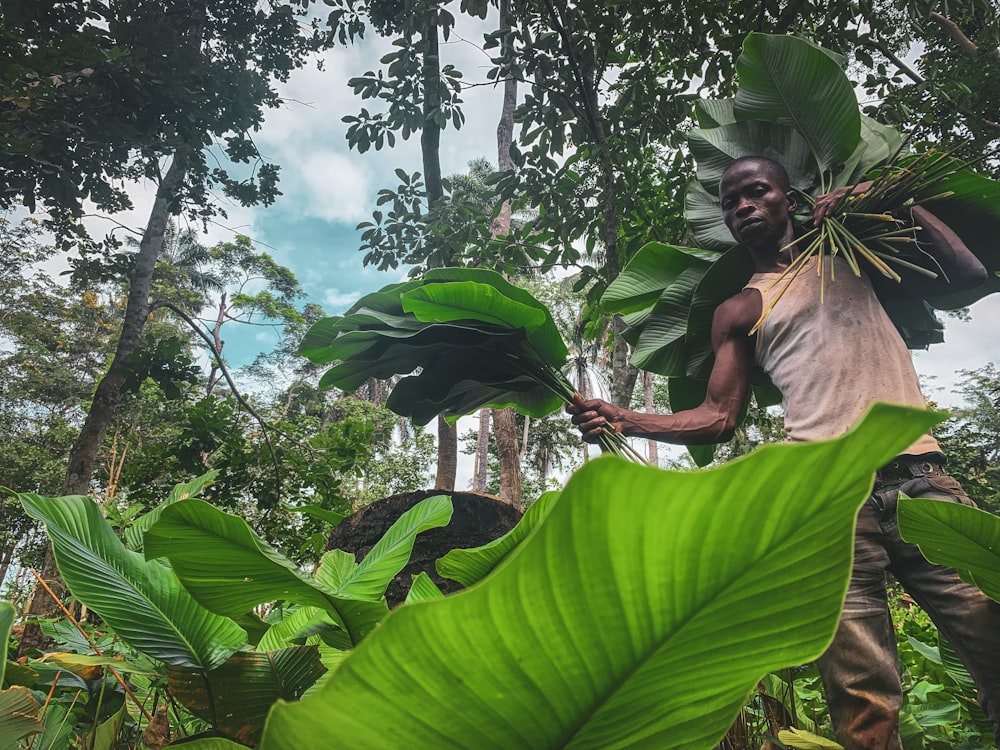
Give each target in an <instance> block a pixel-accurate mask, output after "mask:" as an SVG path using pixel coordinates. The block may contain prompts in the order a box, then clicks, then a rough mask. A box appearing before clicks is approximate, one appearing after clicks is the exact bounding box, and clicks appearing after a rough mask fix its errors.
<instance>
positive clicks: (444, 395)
mask: <svg viewBox="0 0 1000 750" xmlns="http://www.w3.org/2000/svg"><path fill="white" fill-rule="evenodd" d="M299 351H300V352H301V353H302V354H303V356H305V357H308V358H309V359H310V360H311V361H312V362H314V363H316V364H329V363H331V362H338V364H335V365H334V366H333V367H331V368H330V369H329V370H327V371H326V373H325V374H324V375H323V378H322V380H320V386H321V387H328V386H336V387H338V388H340V389H342V390H345V391H353V390H356V389H357V388H358V387H360V386H361V385H362V384H363V383H364V382H365V381H366V380H367V379H369V378H383V379H384V378H390V377H392V376H394V375H403V376H405V377H403V378H402V379H401V380H400V381H399V382H398V383H397V384H396V386H395V387H394V388H393V390H392V393H391V395H390V396H389V400H388V402H387V406H388V407H389V408H390V409H391V410H392V411H394V412H396V413H397V414H399V415H401V416H405V417H409V418H410V419H412V420H413V421H414V422H416V423H417V424H426V423H427V422H429V421H430V420H431V419H432V418H434V417H435V416H437V415H438V414H444V415H445V416H446V417H449V418H457V417H459V416H461V415H463V414H468V413H469V412H472V411H475V410H476V409H479V408H482V407H492V408H503V407H506V406H513V407H515V408H517V409H518V410H519V411H520V412H522V413H524V414H527V415H530V416H534V417H542V416H545V415H547V414H551V413H552V412H553V411H555V410H557V409H558V408H559V407H560V406H561V405H562V404H563V403H564V402H565V401H566V400H567V399H571V398H572V395H573V389H572V388H571V387H570V386H569V385H568V384H566V382H565V380H564V379H563V378H562V377H561V376H560V374H559V373H560V370H561V369H562V367H563V365H565V363H566V355H567V351H566V345H565V344H564V343H563V340H562V337H561V336H560V335H559V331H558V330H557V329H556V326H555V323H554V321H553V320H552V316H551V314H550V313H549V311H548V309H547V308H546V307H545V306H544V305H543V304H542V303H541V302H539V301H538V300H536V299H535V298H534V297H532V296H531V295H530V294H529V293H528V292H526V291H524V290H523V289H519V288H518V287H516V286H514V285H513V284H510V283H509V282H508V281H506V280H505V279H504V278H503V277H502V276H501V275H500V274H498V273H495V272H493V271H489V270H486V269H481V268H439V269H434V270H432V271H429V272H428V273H427V274H425V275H424V276H422V277H421V278H418V279H414V280H412V281H406V282H403V283H400V284H392V285H390V286H387V287H384V288H383V289H380V290H379V291H377V292H374V293H372V294H369V295H366V296H365V297H362V298H361V299H360V300H359V301H358V302H357V303H356V304H355V305H354V306H353V307H352V308H351V309H350V310H348V312H347V314H346V315H343V316H338V317H332V318H324V319H323V320H320V321H319V322H317V323H316V324H315V325H314V326H313V327H312V328H311V329H310V330H309V332H308V333H307V334H306V336H305V338H304V339H303V341H302V344H301V346H300V348H299Z"/></svg>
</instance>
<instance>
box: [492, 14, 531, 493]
mask: <svg viewBox="0 0 1000 750" xmlns="http://www.w3.org/2000/svg"><path fill="white" fill-rule="evenodd" d="M509 13H510V8H509V2H508V0H501V2H500V31H501V33H503V32H509V31H510V15H509ZM502 44H503V45H504V46H505V47H506V46H507V44H508V42H507V40H506V37H504V41H503V42H502ZM516 106H517V80H516V79H515V78H513V77H508V78H507V80H506V81H504V86H503V110H502V111H501V113H500V122H499V123H497V170H498V171H500V172H507V171H509V170H510V168H511V161H510V146H511V143H512V142H513V140H514V108H515V107H516ZM510 217H511V206H510V203H508V202H507V201H504V203H503V205H502V206H501V207H500V213H499V214H498V215H497V217H496V219H494V220H493V225H492V227H490V232H491V234H492V235H493V236H494V237H498V236H501V235H506V234H510ZM493 427H494V434H495V437H496V443H497V456H498V457H499V459H500V490H499V494H500V498H501V499H502V500H506V501H507V502H508V503H510V504H511V505H513V506H514V507H516V508H519V509H520V508H522V507H523V504H524V498H523V496H522V495H523V476H522V472H521V460H520V451H519V450H518V447H517V443H518V441H517V415H516V414H515V413H514V410H513V409H511V408H507V409H503V410H500V411H494V412H493Z"/></svg>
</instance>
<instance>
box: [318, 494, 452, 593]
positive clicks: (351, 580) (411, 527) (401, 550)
mask: <svg viewBox="0 0 1000 750" xmlns="http://www.w3.org/2000/svg"><path fill="white" fill-rule="evenodd" d="M451 510H452V507H451V498H450V497H448V496H447V495H435V496H433V497H428V498H426V499H424V500H421V501H420V502H419V503H417V504H416V505H414V506H413V507H412V508H410V509H409V510H407V511H406V512H405V513H403V515H401V516H400V517H399V518H397V519H396V521H395V522H394V523H393V524H392V526H390V527H389V529H388V530H387V531H386V532H385V533H384V534H383V535H382V538H381V539H379V540H378V542H377V543H376V544H375V546H374V547H372V548H371V550H369V552H368V554H367V555H365V557H364V559H363V560H362V561H361V562H360V563H358V564H357V565H355V566H353V568H352V569H350V570H348V571H347V573H346V575H341V576H337V578H336V579H334V578H332V577H327V575H326V570H327V568H328V566H326V565H321V566H320V568H319V570H318V571H317V572H316V580H317V581H319V582H320V583H322V584H325V585H326V586H328V587H329V588H330V590H331V591H334V592H336V593H337V594H338V595H340V596H350V597H353V598H355V599H371V600H373V601H377V600H379V599H381V598H382V595H383V594H385V589H386V587H387V586H388V585H389V582H390V581H392V579H393V578H394V577H395V576H396V574H397V573H399V571H401V570H402V569H403V567H404V566H405V565H406V563H407V561H408V560H409V559H410V553H411V552H413V543H414V541H415V540H416V538H417V535H418V534H421V533H423V532H424V531H427V530H429V529H436V528H440V527H442V526H447V525H448V523H449V522H450V521H451Z"/></svg>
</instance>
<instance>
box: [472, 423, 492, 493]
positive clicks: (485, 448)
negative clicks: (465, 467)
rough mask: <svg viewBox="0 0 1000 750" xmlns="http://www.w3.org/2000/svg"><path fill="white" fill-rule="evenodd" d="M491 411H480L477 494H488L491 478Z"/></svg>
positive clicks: (475, 487) (474, 483)
mask: <svg viewBox="0 0 1000 750" xmlns="http://www.w3.org/2000/svg"><path fill="white" fill-rule="evenodd" d="M489 452H490V410H489V409H480V410H479V437H478V438H477V439H476V476H475V478H474V480H473V482H472V489H473V490H474V491H475V492H479V493H482V492H486V481H487V479H488V478H489V463H490V462H489Z"/></svg>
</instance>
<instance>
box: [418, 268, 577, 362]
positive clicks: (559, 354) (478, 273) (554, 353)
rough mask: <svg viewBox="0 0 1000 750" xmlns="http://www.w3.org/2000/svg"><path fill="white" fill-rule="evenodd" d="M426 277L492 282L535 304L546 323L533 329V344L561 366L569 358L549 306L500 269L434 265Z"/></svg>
mask: <svg viewBox="0 0 1000 750" xmlns="http://www.w3.org/2000/svg"><path fill="white" fill-rule="evenodd" d="M424 280H425V281H428V282H434V281H459V282H460V281H474V282H477V283H480V284H489V285H490V286H492V287H494V288H495V289H497V290H498V291H499V292H500V293H502V294H503V295H504V296H505V297H508V298H510V299H512V300H514V301H515V302H520V303H521V304H523V305H528V306H530V307H535V308H537V309H539V310H542V311H543V312H544V313H545V316H546V319H545V322H544V323H543V324H542V325H541V326H540V327H539V328H537V329H536V330H534V331H532V332H531V337H530V339H531V342H532V346H533V347H534V348H535V349H537V350H538V352H540V353H542V354H543V355H546V356H547V357H548V358H549V359H548V361H549V362H550V363H553V364H554V365H555V366H556V367H557V368H558V367H561V366H562V363H563V362H564V361H565V359H566V345H565V343H564V342H563V340H562V336H561V335H560V334H559V329H558V328H557V327H556V324H555V321H554V320H553V319H552V316H551V314H549V310H548V308H547V307H546V306H545V305H543V304H542V303H541V302H539V301H538V300H537V299H535V298H534V297H533V296H532V295H531V294H530V293H529V292H527V291H526V290H524V289H521V288H520V287H517V286H514V285H513V284H511V283H510V282H509V281H507V280H506V279H505V278H504V277H503V276H501V275H500V274H499V273H497V272H496V271H491V270H489V269H487V268H460V267H453V268H433V269H431V270H430V271H428V272H427V273H426V274H425V275H424Z"/></svg>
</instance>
